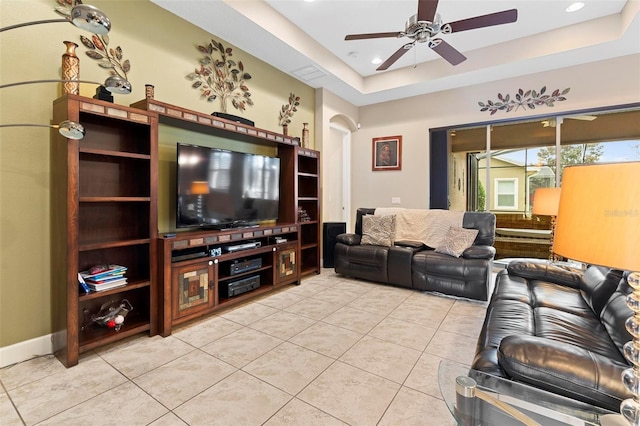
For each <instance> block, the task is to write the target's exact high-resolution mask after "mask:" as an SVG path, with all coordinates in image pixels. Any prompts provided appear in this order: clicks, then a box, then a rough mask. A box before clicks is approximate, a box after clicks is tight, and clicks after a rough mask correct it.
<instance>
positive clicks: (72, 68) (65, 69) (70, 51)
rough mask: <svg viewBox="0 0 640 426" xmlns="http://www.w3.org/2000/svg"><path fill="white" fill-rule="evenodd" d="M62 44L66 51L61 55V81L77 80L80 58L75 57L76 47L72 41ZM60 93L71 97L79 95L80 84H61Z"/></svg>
mask: <svg viewBox="0 0 640 426" xmlns="http://www.w3.org/2000/svg"><path fill="white" fill-rule="evenodd" d="M63 43H64V44H65V45H66V46H67V51H66V52H64V54H63V55H62V79H63V80H79V79H80V58H78V56H76V48H77V47H78V45H77V44H75V43H74V42H72V41H64V42H63ZM62 93H64V94H72V95H78V94H80V83H74V82H64V83H62Z"/></svg>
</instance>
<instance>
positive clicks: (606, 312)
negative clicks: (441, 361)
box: [472, 261, 632, 412]
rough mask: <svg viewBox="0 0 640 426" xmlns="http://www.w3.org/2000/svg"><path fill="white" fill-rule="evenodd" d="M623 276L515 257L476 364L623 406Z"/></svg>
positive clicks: (490, 312)
mask: <svg viewBox="0 0 640 426" xmlns="http://www.w3.org/2000/svg"><path fill="white" fill-rule="evenodd" d="M626 278H627V274H626V273H623V272H621V271H617V270H609V269H606V268H602V267H597V266H590V267H589V268H588V269H587V270H586V271H585V272H584V273H583V272H582V271H576V270H571V269H569V268H561V267H558V266H549V265H548V264H547V263H546V262H543V261H519V262H512V263H510V264H509V265H508V266H507V269H505V270H503V271H500V272H499V273H498V276H497V278H496V285H495V288H494V291H493V294H492V296H491V301H490V303H489V306H488V308H487V313H486V316H485V320H484V325H483V329H482V331H481V334H480V336H479V338H478V345H477V348H476V355H475V359H474V361H473V364H472V369H475V370H480V371H483V372H486V373H489V374H492V375H497V376H501V377H506V378H510V379H512V380H515V381H519V382H523V383H526V384H529V385H531V386H534V387H537V388H542V389H545V390H547V391H550V392H553V393H555V394H560V395H564V396H566V397H569V398H571V399H574V400H578V401H582V402H586V403H588V404H592V405H595V406H599V407H602V408H606V409H609V410H611V411H615V412H617V411H619V408H620V403H621V401H622V400H623V399H625V398H628V397H630V396H631V395H630V393H628V391H627V390H626V388H625V387H624V385H623V384H622V381H621V374H622V372H623V371H624V370H625V369H626V368H629V367H630V364H629V363H628V362H627V361H626V360H625V358H624V356H623V345H624V344H625V343H626V342H628V341H629V340H631V336H630V335H629V333H628V332H627V331H626V329H625V326H624V323H625V320H626V319H627V318H628V317H629V316H631V314H632V312H631V310H630V309H629V308H628V307H627V306H626V302H625V299H626V295H627V294H628V293H629V292H631V288H630V287H629V285H628V283H627V279H626Z"/></svg>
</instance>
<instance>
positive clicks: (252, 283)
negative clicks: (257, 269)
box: [220, 275, 260, 297]
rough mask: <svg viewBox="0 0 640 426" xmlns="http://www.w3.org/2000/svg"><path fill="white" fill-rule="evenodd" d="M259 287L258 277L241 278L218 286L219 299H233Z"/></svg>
mask: <svg viewBox="0 0 640 426" xmlns="http://www.w3.org/2000/svg"><path fill="white" fill-rule="evenodd" d="M258 287H260V275H253V276H251V277H247V278H243V279H240V280H236V281H233V282H228V283H223V284H221V285H220V296H221V297H233V296H238V295H240V294H243V293H246V292H248V291H251V290H255V289H256V288H258Z"/></svg>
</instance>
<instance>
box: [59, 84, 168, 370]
mask: <svg viewBox="0 0 640 426" xmlns="http://www.w3.org/2000/svg"><path fill="white" fill-rule="evenodd" d="M53 117H54V121H56V122H61V121H63V120H72V121H77V122H80V123H82V125H83V126H84V127H85V130H86V135H85V137H84V138H83V139H82V141H78V140H71V139H66V138H64V137H63V136H61V135H58V134H56V135H55V136H54V137H55V140H54V141H53V144H52V146H53V148H52V153H51V169H52V191H53V194H52V199H53V200H55V201H54V202H53V203H52V210H53V212H52V229H53V231H52V234H53V235H52V247H53V248H52V253H53V254H52V264H54V265H55V268H52V283H53V285H54V290H53V295H52V299H53V300H54V304H55V305H56V306H55V307H54V313H55V317H54V327H55V331H56V333H54V335H55V336H56V337H55V338H56V339H59V340H58V341H56V342H55V344H54V346H56V347H60V348H62V349H61V350H60V351H59V352H58V353H57V355H58V356H59V357H60V359H61V360H62V362H63V363H64V364H65V366H67V367H71V366H73V365H76V364H77V363H78V357H79V354H80V353H83V352H86V351H89V350H93V349H96V348H98V347H100V346H103V345H106V344H109V343H112V342H115V341H117V340H120V339H124V338H126V337H129V336H132V335H134V334H137V333H140V332H149V333H150V334H151V335H153V334H156V333H157V301H158V294H157V285H156V269H155V264H156V245H155V244H154V242H155V240H156V238H157V187H156V182H157V180H158V179H157V166H158V164H157V162H158V159H157V128H158V118H157V115H156V114H154V113H149V112H145V111H140V110H137V109H134V108H129V107H124V106H120V105H114V104H112V103H110V102H105V101H100V100H95V99H90V98H85V97H82V96H77V95H65V96H63V97H61V98H59V99H57V100H56V101H54V105H53ZM103 263H109V264H118V265H124V266H127V268H128V269H127V272H126V277H127V279H128V281H129V282H128V284H127V285H125V286H122V287H117V288H113V289H110V290H106V291H102V292H92V293H88V294H84V293H81V292H80V290H79V283H78V276H77V274H78V272H79V271H84V270H87V269H89V268H90V267H92V266H94V265H97V264H103ZM124 299H126V300H128V301H129V302H130V303H131V304H132V306H133V307H134V309H133V310H132V311H130V312H129V313H128V314H127V316H126V318H125V322H124V324H123V326H122V328H121V329H120V330H119V331H115V330H112V329H109V328H107V327H100V326H98V325H96V324H93V325H91V326H87V325H86V321H87V317H90V315H92V314H96V313H97V312H98V311H99V310H100V308H101V306H102V305H103V304H104V303H106V302H111V301H114V300H115V301H120V300H124ZM58 331H60V333H58Z"/></svg>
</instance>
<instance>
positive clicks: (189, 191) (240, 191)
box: [176, 143, 280, 229]
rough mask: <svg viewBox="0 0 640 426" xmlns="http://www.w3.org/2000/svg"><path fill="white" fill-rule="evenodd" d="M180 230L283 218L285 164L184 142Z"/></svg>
mask: <svg viewBox="0 0 640 426" xmlns="http://www.w3.org/2000/svg"><path fill="white" fill-rule="evenodd" d="M176 164H177V170H176V185H177V194H176V204H177V211H176V227H177V228H187V227H206V228H218V229H222V228H231V227H242V226H252V225H255V224H257V223H259V222H261V221H266V220H275V219H277V218H278V203H279V197H280V159H279V158H277V157H269V156H265V155H258V154H247V153H242V152H235V151H228V150H223V149H218V148H208V147H204V146H197V145H189V144H183V143H178V145H177V161H176Z"/></svg>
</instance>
